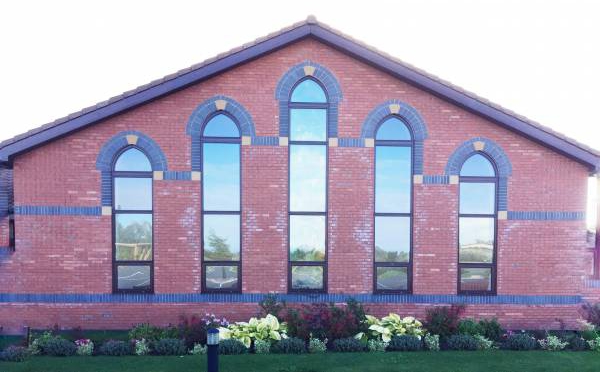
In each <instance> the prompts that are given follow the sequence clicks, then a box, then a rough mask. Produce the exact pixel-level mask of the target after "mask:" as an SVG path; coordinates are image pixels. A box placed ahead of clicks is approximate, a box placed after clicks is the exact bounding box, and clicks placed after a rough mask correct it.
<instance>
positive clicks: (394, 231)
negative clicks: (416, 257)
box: [375, 216, 410, 262]
mask: <svg viewBox="0 0 600 372" xmlns="http://www.w3.org/2000/svg"><path fill="white" fill-rule="evenodd" d="M409 260H410V217H383V216H376V217H375V261H376V262H408V261H409Z"/></svg>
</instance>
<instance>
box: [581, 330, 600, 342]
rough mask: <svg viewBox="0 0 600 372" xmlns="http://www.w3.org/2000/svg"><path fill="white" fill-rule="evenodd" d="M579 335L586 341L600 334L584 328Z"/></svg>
mask: <svg viewBox="0 0 600 372" xmlns="http://www.w3.org/2000/svg"><path fill="white" fill-rule="evenodd" d="M581 337H583V339H584V340H586V341H591V340H595V339H597V338H598V337H600V335H599V334H598V332H596V331H595V330H590V329H586V330H584V331H581Z"/></svg>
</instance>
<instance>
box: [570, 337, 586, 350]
mask: <svg viewBox="0 0 600 372" xmlns="http://www.w3.org/2000/svg"><path fill="white" fill-rule="evenodd" d="M588 347H589V346H588V344H587V342H585V340H584V339H583V338H581V337H579V336H576V337H573V338H571V340H570V341H569V349H571V350H573V351H584V350H587V349H588Z"/></svg>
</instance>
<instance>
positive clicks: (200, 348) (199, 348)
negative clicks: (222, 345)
mask: <svg viewBox="0 0 600 372" xmlns="http://www.w3.org/2000/svg"><path fill="white" fill-rule="evenodd" d="M207 351H208V347H207V346H205V345H202V344H196V345H194V347H193V348H192V350H190V354H192V355H204V354H206V352H207Z"/></svg>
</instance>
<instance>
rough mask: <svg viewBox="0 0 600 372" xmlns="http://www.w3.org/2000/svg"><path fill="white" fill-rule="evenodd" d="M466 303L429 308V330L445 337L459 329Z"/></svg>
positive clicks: (427, 319) (427, 317) (427, 325)
mask: <svg viewBox="0 0 600 372" xmlns="http://www.w3.org/2000/svg"><path fill="white" fill-rule="evenodd" d="M464 309H465V306H464V305H452V306H437V307H433V308H430V309H428V310H427V315H426V321H425V327H426V328H427V330H428V331H429V332H431V333H432V334H435V335H439V336H440V338H442V339H444V338H446V337H448V336H450V335H453V334H455V333H456V332H457V330H458V321H459V318H460V315H461V314H462V313H463V311H464Z"/></svg>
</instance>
